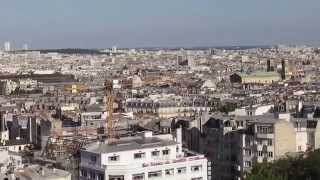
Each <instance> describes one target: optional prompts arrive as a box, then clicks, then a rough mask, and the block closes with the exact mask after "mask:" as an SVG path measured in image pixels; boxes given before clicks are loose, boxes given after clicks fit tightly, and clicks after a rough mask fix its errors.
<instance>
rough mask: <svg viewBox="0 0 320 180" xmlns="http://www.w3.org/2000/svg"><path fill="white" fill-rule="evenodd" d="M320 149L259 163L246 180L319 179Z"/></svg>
mask: <svg viewBox="0 0 320 180" xmlns="http://www.w3.org/2000/svg"><path fill="white" fill-rule="evenodd" d="M319 179H320V150H316V151H314V152H310V153H308V154H304V155H299V156H297V157H287V158H284V159H280V160H277V161H275V162H273V163H263V164H257V165H256V166H255V167H253V169H252V171H251V173H250V174H248V175H247V178H246V180H319Z"/></svg>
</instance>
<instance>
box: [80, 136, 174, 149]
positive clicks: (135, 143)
mask: <svg viewBox="0 0 320 180" xmlns="http://www.w3.org/2000/svg"><path fill="white" fill-rule="evenodd" d="M176 144H177V142H175V141H173V140H163V139H160V138H157V137H135V138H126V139H125V140H119V141H117V142H116V143H112V144H108V143H103V142H101V143H98V142H95V143H92V144H89V145H87V146H86V147H85V151H87V152H93V153H113V152H121V151H130V150H139V149H146V148H156V147H163V146H171V145H176Z"/></svg>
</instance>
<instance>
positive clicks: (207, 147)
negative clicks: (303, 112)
mask: <svg viewBox="0 0 320 180" xmlns="http://www.w3.org/2000/svg"><path fill="white" fill-rule="evenodd" d="M202 137H203V139H201V141H203V148H202V150H201V151H200V152H203V153H204V154H205V155H206V156H207V158H208V160H209V161H211V162H212V164H213V166H212V169H211V171H212V172H211V174H212V175H213V176H212V177H213V179H215V180H220V179H221V180H224V179H232V180H234V179H235V180H240V179H242V178H243V177H244V176H245V174H246V173H247V172H250V171H251V169H252V167H253V166H254V165H255V164H257V163H263V162H272V161H274V160H276V159H279V158H282V157H285V156H286V155H287V153H293V152H296V130H295V126H294V123H292V122H290V121H288V120H285V119H278V118H275V117H274V116H273V115H262V116H247V117H230V116H216V117H211V118H210V119H209V120H208V121H207V122H206V123H205V124H204V126H203V135H202Z"/></svg>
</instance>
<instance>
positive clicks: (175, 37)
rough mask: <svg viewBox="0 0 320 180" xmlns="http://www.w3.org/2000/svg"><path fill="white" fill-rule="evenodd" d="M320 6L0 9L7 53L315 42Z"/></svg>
mask: <svg viewBox="0 0 320 180" xmlns="http://www.w3.org/2000/svg"><path fill="white" fill-rule="evenodd" d="M319 9H320V2H318V1H316V0H310V1H308V3H305V2H302V1H298V0H290V1H289V0H285V1H281V2H278V1H275V0H271V1H264V2H257V1H253V0H249V1H245V2H231V1H223V2H219V1H216V0H210V1H209V0H203V1H201V2H198V1H197V2H196V1H189V0H187V1H179V0H178V1H173V2H172V1H168V0H164V1H152V2H150V1H146V0H142V1H135V2H133V1H127V0H124V1H121V2H107V1H104V2H103V1H91V2H88V1H83V0H80V1H77V3H75V1H60V0H58V1H54V2H53V1H52V2H42V1H39V0H32V1H28V2H21V1H17V0H13V1H8V2H3V3H2V5H1V7H0V16H1V17H2V18H3V19H2V20H3V21H2V28H1V33H0V42H1V44H3V43H4V42H7V41H10V42H11V44H12V46H13V48H15V47H21V46H22V45H23V44H29V45H30V46H31V47H32V48H34V49H37V48H106V47H111V46H113V45H116V46H118V47H196V46H210V47H211V46H240V45H275V44H297V45H302V44H306V45H314V46H318V45H319V43H318V42H319V39H320V38H319V37H318V35H317V34H318V33H317V32H318V31H319V30H320V25H319V24H317V23H316V22H317V17H319V15H320V13H319V12H320V11H318V10H319Z"/></svg>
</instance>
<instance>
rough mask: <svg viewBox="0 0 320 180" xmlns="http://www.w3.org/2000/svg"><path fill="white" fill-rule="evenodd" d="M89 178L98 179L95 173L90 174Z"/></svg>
mask: <svg viewBox="0 0 320 180" xmlns="http://www.w3.org/2000/svg"><path fill="white" fill-rule="evenodd" d="M89 178H90V179H96V174H95V173H94V172H93V171H90V172H89Z"/></svg>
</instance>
